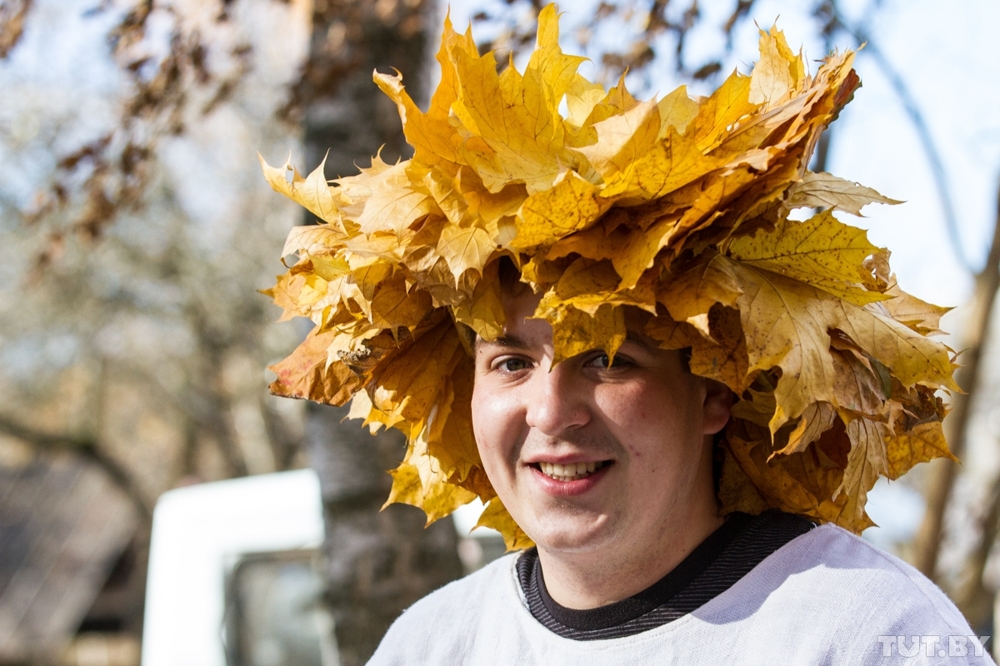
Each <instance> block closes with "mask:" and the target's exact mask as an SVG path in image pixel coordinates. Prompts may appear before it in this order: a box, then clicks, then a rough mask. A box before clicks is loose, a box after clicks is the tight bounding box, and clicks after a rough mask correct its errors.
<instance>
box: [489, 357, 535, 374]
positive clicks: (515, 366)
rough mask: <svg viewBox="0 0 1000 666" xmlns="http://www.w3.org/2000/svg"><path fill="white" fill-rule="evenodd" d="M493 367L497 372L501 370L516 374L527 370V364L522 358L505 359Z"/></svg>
mask: <svg viewBox="0 0 1000 666" xmlns="http://www.w3.org/2000/svg"><path fill="white" fill-rule="evenodd" d="M495 367H496V368H497V369H498V370H503V371H504V372H517V371H519V370H524V369H525V368H527V367H528V362H527V361H526V360H524V359H523V358H516V357H515V358H505V359H503V360H502V361H500V362H499V363H497V364H496V366H495Z"/></svg>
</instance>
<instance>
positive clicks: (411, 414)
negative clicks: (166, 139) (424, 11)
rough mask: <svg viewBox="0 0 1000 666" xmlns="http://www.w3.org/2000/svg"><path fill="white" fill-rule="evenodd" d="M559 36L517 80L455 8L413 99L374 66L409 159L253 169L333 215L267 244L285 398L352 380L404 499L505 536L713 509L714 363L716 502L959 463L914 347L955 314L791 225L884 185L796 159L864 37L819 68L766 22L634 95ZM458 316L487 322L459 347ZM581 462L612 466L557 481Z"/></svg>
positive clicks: (570, 544)
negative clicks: (329, 170)
mask: <svg viewBox="0 0 1000 666" xmlns="http://www.w3.org/2000/svg"><path fill="white" fill-rule="evenodd" d="M558 32H559V31H558V10H557V8H556V7H555V6H554V5H551V4H550V5H547V6H546V7H545V8H544V9H543V10H542V11H541V12H540V13H539V31H538V35H539V40H538V48H537V49H536V50H535V52H534V53H533V54H532V55H531V58H530V60H529V62H528V64H527V66H526V67H525V70H524V72H523V73H521V72H514V71H506V72H503V73H501V74H498V73H497V70H496V62H495V60H494V58H493V55H492V54H486V55H483V54H480V53H479V52H478V51H477V48H476V44H475V41H474V40H473V39H472V37H471V35H470V34H465V35H463V34H459V33H457V32H456V31H454V30H453V29H452V26H451V25H450V23H447V22H446V24H445V27H444V30H443V32H442V39H441V50H440V52H439V54H438V61H439V62H440V63H441V65H442V75H441V85H440V86H439V88H438V90H437V92H436V93H435V94H434V95H433V97H432V99H431V103H430V108H429V109H428V110H427V111H426V112H424V111H421V110H420V109H418V108H417V107H416V105H415V104H414V102H413V100H412V99H411V98H410V97H409V96H408V95H407V93H406V91H405V89H404V87H403V85H402V81H401V79H400V78H398V77H394V76H391V75H387V74H376V76H375V79H376V82H377V83H378V85H379V86H380V87H381V88H382V89H383V91H384V92H385V93H386V94H387V95H388V96H389V97H390V98H391V99H393V100H394V101H395V103H396V104H397V106H398V107H399V109H400V115H401V117H402V119H403V124H404V131H405V133H406V136H407V139H408V140H409V141H410V142H411V143H412V144H413V147H414V154H413V157H412V159H410V160H405V161H402V162H399V163H397V164H395V165H388V164H385V163H383V162H382V161H381V160H380V159H378V158H377V157H376V158H375V159H373V162H372V166H371V168H369V169H364V170H362V172H361V173H360V174H358V175H356V176H350V177H346V178H341V179H338V180H337V181H335V182H334V183H333V184H329V183H327V181H326V179H325V176H324V174H323V169H322V166H321V167H320V168H319V169H317V170H316V171H314V172H313V173H312V174H311V175H310V176H309V177H307V178H305V179H303V178H302V177H301V176H299V175H298V174H296V173H293V174H292V178H291V179H289V178H288V177H287V176H288V174H287V171H288V170H289V169H290V168H291V167H290V166H288V165H286V166H285V168H284V169H274V168H271V167H267V166H266V165H265V169H264V172H265V176H266V177H267V179H268V181H269V182H270V183H271V185H272V186H273V187H274V188H275V189H277V190H278V191H281V192H283V193H285V194H287V195H288V196H290V197H291V198H293V199H295V200H296V201H299V202H300V203H302V204H303V205H304V206H306V207H307V208H309V210H311V211H313V212H314V213H316V215H318V216H320V217H321V218H322V219H323V220H324V222H325V224H321V225H318V226H315V227H300V228H297V229H296V230H294V231H293V232H292V233H291V234H290V236H289V240H288V242H287V243H286V245H285V248H284V251H283V253H282V254H283V255H286V256H287V255H289V254H292V253H296V254H298V255H299V258H298V261H297V263H296V264H295V265H294V266H293V267H291V269H290V270H289V271H288V273H287V274H286V275H283V276H280V277H279V278H278V285H277V286H276V288H275V289H274V290H272V291H271V294H272V295H273V296H274V298H275V300H276V302H278V303H279V304H281V305H282V306H283V307H284V308H285V311H286V316H287V317H291V316H306V317H309V318H311V319H312V320H313V321H314V322H315V324H316V328H315V329H314V331H313V332H312V333H311V334H310V336H309V338H308V339H307V340H306V341H305V342H304V343H303V344H302V346H300V347H299V349H298V350H296V352H295V353H294V354H293V355H292V356H290V357H289V358H288V359H286V360H284V361H282V362H281V363H280V364H278V365H276V366H274V370H275V372H276V374H277V375H278V379H277V380H276V381H275V382H274V383H273V384H272V390H273V391H274V392H275V393H277V394H279V395H287V396H294V397H305V398H310V399H313V400H319V401H322V402H329V403H333V404H337V405H341V404H344V403H345V402H347V401H348V400H351V401H352V404H351V415H352V416H356V417H361V418H364V419H366V422H367V423H368V424H370V425H372V426H373V427H381V426H385V427H395V428H399V429H400V430H401V431H403V432H404V433H406V435H407V438H408V448H407V452H406V455H405V458H404V460H403V461H402V463H401V464H400V466H399V467H398V468H397V469H395V470H393V472H392V475H393V490H392V494H391V496H390V501H395V502H405V503H409V504H413V505H415V506H419V507H421V508H422V509H424V511H425V512H426V513H427V515H428V518H429V519H430V520H435V519H437V518H440V517H443V516H446V515H448V514H449V513H451V512H452V511H453V510H454V509H455V508H456V507H458V506H461V505H462V504H465V503H467V502H470V501H472V500H473V499H474V498H476V497H479V498H481V499H482V500H483V501H485V502H487V503H488V506H487V509H486V511H485V512H484V514H483V518H482V520H481V524H483V525H486V526H489V527H495V528H497V529H498V530H500V531H501V533H503V534H504V537H505V539H506V540H507V543H508V546H509V547H511V548H520V547H523V546H526V545H529V544H530V540H529V539H528V538H527V537H526V536H525V535H524V532H523V530H522V529H521V528H520V527H519V525H518V522H524V524H525V527H527V528H528V529H529V531H531V532H534V533H536V534H537V535H538V538H539V540H540V541H545V542H546V543H547V544H549V545H550V546H552V547H557V546H558V547H565V548H575V547H583V546H582V545H581V544H583V543H584V542H587V543H600V542H601V540H602V539H605V538H611V537H613V536H615V535H618V538H625V539H629V538H633V537H635V538H637V537H636V535H641V534H642V533H643V532H649V531H650V530H655V527H656V525H655V522H656V520H657V519H662V517H663V516H674V515H677V512H678V511H681V512H682V511H683V509H679V508H678V507H680V506H682V505H683V504H684V502H688V503H689V504H690V505H691V506H696V507H710V510H711V511H713V512H714V511H715V506H714V503H713V502H714V498H712V497H711V496H710V494H709V496H708V499H705V497H706V495H705V492H706V489H707V490H710V489H711V474H710V470H711V463H712V460H711V458H710V451H709V448H708V445H707V443H706V437H707V436H708V435H709V434H710V433H712V432H715V431H717V430H718V429H719V428H721V427H722V425H723V423H725V420H726V419H725V418H724V415H723V414H724V410H723V409H721V406H720V401H719V400H717V397H718V396H719V395H720V392H718V391H716V390H715V388H716V387H718V384H714V383H712V382H713V381H715V382H720V383H722V384H724V385H725V386H727V387H728V388H729V389H730V390H731V391H732V394H733V395H734V396H735V399H736V402H735V404H734V405H733V406H732V416H731V418H730V421H729V424H728V425H726V427H725V436H724V438H722V441H721V442H720V444H719V447H718V451H719V452H720V454H721V458H720V460H721V462H720V465H719V469H720V472H719V478H718V481H719V484H718V501H719V505H720V509H719V510H720V511H721V512H722V513H727V512H731V511H748V512H759V511H762V510H764V509H765V508H767V507H777V508H781V509H783V510H785V511H788V512H792V513H800V514H803V515H807V516H810V517H812V518H813V519H815V520H819V521H832V522H836V523H837V524H839V525H841V526H843V527H846V528H848V529H851V530H854V531H860V530H862V529H864V528H865V527H866V526H867V525H869V524H870V520H869V519H868V517H867V515H866V514H865V511H864V505H865V500H866V495H867V492H868V491H869V490H870V489H871V488H872V486H873V485H874V484H875V481H876V480H877V478H878V477H879V476H880V475H884V476H892V477H893V478H895V477H897V476H898V475H900V474H902V473H904V472H905V471H906V470H907V469H909V468H910V467H912V466H913V465H915V464H916V463H918V462H922V461H923V460H927V459H929V458H932V457H937V456H942V455H947V444H946V443H945V442H944V437H943V433H942V429H941V419H942V417H943V415H944V411H945V410H944V407H943V404H942V402H941V400H940V399H939V398H937V397H936V396H935V394H934V393H935V391H936V390H937V389H938V388H940V387H944V388H957V387H956V385H955V383H954V380H953V379H952V372H953V370H954V367H955V366H954V363H953V362H952V354H951V351H950V350H949V349H948V348H947V347H946V346H944V345H942V344H940V343H938V342H935V341H933V340H930V339H928V338H927V334H928V333H932V332H934V331H936V329H937V324H938V319H939V318H940V315H941V313H942V310H941V309H939V308H935V307H934V306H931V305H929V304H927V303H923V302H921V301H919V300H917V299H915V298H913V297H912V296H910V295H908V294H906V293H904V292H902V291H901V290H900V289H898V287H897V286H896V285H895V283H894V281H893V280H892V279H891V275H890V273H889V268H888V252H887V251H885V250H884V249H881V248H878V247H876V246H874V245H872V244H871V243H869V242H868V240H867V238H866V237H865V232H864V231H863V230H861V229H857V228H854V227H851V226H849V225H847V224H845V223H843V222H841V221H840V220H838V219H837V218H836V217H834V215H833V214H832V212H831V210H823V211H822V212H820V213H817V214H815V215H814V216H813V217H811V218H809V219H807V220H804V221H799V220H797V219H794V217H795V216H793V215H792V212H793V211H794V210H796V209H816V208H828V209H829V208H842V209H843V210H849V211H852V212H859V211H860V207H861V206H862V205H864V204H866V203H873V202H877V201H881V202H891V200H888V199H886V198H884V197H882V196H881V195H879V194H878V193H876V192H874V191H873V190H870V189H868V188H863V187H859V186H857V185H856V184H855V183H851V182H848V181H845V180H842V179H838V178H836V177H834V176H831V175H830V174H820V173H812V172H810V171H809V170H808V164H809V160H810V155H811V152H812V150H813V149H814V148H815V146H816V144H817V141H818V139H819V137H820V135H821V133H822V132H823V130H824V129H825V128H826V127H827V125H828V124H829V123H830V122H832V120H833V119H834V118H835V117H836V116H837V114H838V113H839V112H840V110H841V108H842V107H843V106H844V104H846V103H847V102H848V101H849V100H850V99H851V97H852V94H853V92H854V90H855V89H856V88H857V86H858V84H859V80H858V77H857V75H856V74H855V73H854V70H853V69H852V60H853V54H852V53H850V52H847V53H843V54H835V55H832V56H830V57H829V58H827V59H826V60H825V61H824V63H823V64H822V65H821V66H820V67H819V68H818V70H817V71H816V72H815V74H810V73H809V72H808V68H807V64H806V63H805V62H804V60H803V59H802V58H801V56H798V55H796V54H795V52H794V51H793V50H792V49H791V48H789V46H788V44H787V42H786V41H785V38H784V36H783V35H782V33H781V32H780V31H778V30H776V29H772V30H771V31H769V32H761V35H760V40H761V62H760V63H759V64H758V65H757V66H755V67H754V69H753V71H752V73H750V75H749V76H747V75H745V74H742V73H739V72H734V73H733V74H732V75H730V76H729V77H728V78H727V80H726V81H725V82H724V83H723V84H722V86H720V88H719V89H718V90H717V91H716V92H715V93H713V94H711V95H709V96H707V97H704V98H697V99H693V98H691V97H689V96H688V94H687V92H686V91H685V89H684V88H679V89H678V90H675V91H674V92H672V93H670V94H669V95H667V96H665V97H664V98H663V99H661V100H659V101H657V100H650V101H648V102H639V101H637V100H635V99H634V98H633V97H632V96H631V95H630V94H629V93H628V91H627V90H625V87H624V82H622V83H621V84H619V85H618V86H616V87H615V88H613V89H611V90H605V89H604V88H603V86H601V85H599V84H596V83H592V82H590V81H587V80H586V79H585V78H584V77H583V76H581V75H580V74H578V73H576V72H575V69H574V68H575V67H576V66H577V65H579V63H580V62H581V61H582V59H581V58H577V57H574V56H569V55H567V54H564V53H563V52H562V50H561V48H560V46H559V35H558ZM504 266H508V270H507V271H506V273H505V272H504V271H503V270H501V269H503V267H504ZM509 269H513V271H511V270H509ZM521 283H524V284H525V285H526V286H524V287H521V288H522V289H523V290H524V291H523V292H517V291H516V290H512V289H510V287H511V286H513V285H520V284H521ZM504 285H506V286H504ZM532 294H538V295H539V297H535V296H533V295H532ZM505 299H506V303H505V302H504V301H505ZM505 310H507V311H508V312H507V316H505V315H504V311H505ZM635 312H642V313H645V315H646V316H647V321H638V322H637V321H630V318H632V315H633V314H634V313H635ZM630 313H631V314H630ZM529 314H530V315H532V317H533V318H530V319H526V318H525V317H526V316H527V315H529ZM461 330H472V331H474V332H475V333H476V335H478V336H479V337H480V338H481V339H482V340H484V341H487V342H486V343H485V344H481V345H479V346H478V348H477V350H476V353H475V358H474V359H473V358H471V357H470V356H469V355H468V354H467V353H466V351H467V350H470V351H471V346H470V345H463V341H464V342H468V339H467V338H466V339H464V340H463V337H462V334H461V333H460V332H459V331H461ZM512 343H513V344H512ZM685 348H686V349H690V361H689V363H688V364H687V367H688V368H689V369H690V373H688V372H686V371H684V368H685V364H682V363H681V362H680V359H679V358H678V356H677V352H676V351H672V350H678V349H685ZM600 350H605V351H607V352H608V353H609V354H610V355H612V356H614V357H615V361H614V362H613V363H612V364H611V367H609V368H605V367H602V364H603V363H604V362H605V361H604V360H603V356H602V353H603V352H602V351H600ZM515 369H516V370H515ZM890 461H891V464H890ZM569 462H573V463H577V462H586V463H591V462H593V463H594V464H595V468H596V465H597V464H598V463H608V462H609V463H610V464H607V465H606V466H603V467H602V469H601V470H600V471H596V469H595V471H596V473H595V474H594V475H593V476H592V477H590V478H589V479H581V480H579V481H567V482H562V481H558V480H557V479H553V478H551V472H558V471H559V470H558V469H553V468H552V467H549V463H551V464H552V465H555V464H561V463H569ZM542 463H545V467H547V468H548V471H549V472H550V474H549V475H546V474H544V473H543V472H544V470H543V469H542ZM533 465H534V466H533ZM535 466H537V468H536V467H535ZM566 475H567V472H566V470H565V469H563V470H562V476H566ZM556 476H559V474H556ZM530 484H535V485H530ZM540 484H548V485H540ZM590 486H592V488H591V489H590V490H587V491H586V492H583V493H581V494H576V495H572V496H570V495H571V494H572V493H573V492H575V490H574V489H575V488H583V489H587V488H588V487H590ZM605 489H606V490H605ZM550 491H552V492H550ZM564 491H565V492H564ZM560 493H563V495H562V496H560ZM566 493H570V495H567V494H566ZM637 493H643V494H645V496H646V497H649V498H653V501H647V502H645V503H644V502H641V501H639V500H638V499H637V497H638V495H637ZM498 494H499V497H497V495H498ZM508 502H509V503H510V505H511V506H510V511H509V512H508V510H507V507H506V506H505V503H508ZM654 504H655V507H653V505H654ZM536 507H542V508H544V509H545V510H538V511H536ZM699 510H700V509H699ZM706 510H709V509H706ZM533 512H534V513H533ZM511 514H514V515H513V517H512V515H511ZM550 516H554V517H555V518H554V519H550ZM588 540H589V541H588Z"/></svg>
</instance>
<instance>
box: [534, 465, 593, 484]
mask: <svg viewBox="0 0 1000 666" xmlns="http://www.w3.org/2000/svg"><path fill="white" fill-rule="evenodd" d="M611 462H612V461H610V460H598V461H594V462H580V463H567V464H564V465H560V464H559V463H550V462H538V463H535V464H534V465H532V467H534V468H536V469H538V470H539V471H540V472H541V473H542V474H544V475H545V476H547V477H549V478H552V479H555V480H556V481H579V480H580V479H585V478H587V477H588V476H590V475H591V474H594V473H596V472H598V471H600V470H601V469H603V468H604V467H607V466H608V465H610V464H611Z"/></svg>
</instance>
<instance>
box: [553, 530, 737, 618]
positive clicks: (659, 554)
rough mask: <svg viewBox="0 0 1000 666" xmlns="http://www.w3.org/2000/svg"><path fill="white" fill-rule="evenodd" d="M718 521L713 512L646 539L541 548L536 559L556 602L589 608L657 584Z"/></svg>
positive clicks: (575, 607)
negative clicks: (572, 549) (575, 549)
mask: <svg viewBox="0 0 1000 666" xmlns="http://www.w3.org/2000/svg"><path fill="white" fill-rule="evenodd" d="M722 523H723V519H722V517H721V516H719V515H718V514H717V513H715V512H714V511H712V512H703V513H702V515H698V516H691V517H687V518H686V519H685V520H682V521H678V523H677V524H675V525H669V524H668V525H666V526H665V527H664V529H662V530H660V531H659V533H658V534H656V535H651V538H650V539H649V540H647V541H646V542H645V543H632V544H627V545H626V546H625V547H624V548H622V547H621V544H615V547H614V548H598V549H594V550H589V551H586V552H573V553H563V552H552V551H547V550H545V549H544V548H542V547H541V546H539V548H538V560H539V563H540V564H541V567H542V575H543V576H544V578H545V588H546V590H547V591H548V593H549V596H551V597H552V599H553V600H554V601H555V602H556V603H558V604H559V605H561V606H564V607H566V608H573V609H580V610H582V609H588V608H599V607H601V606H607V605H608V604H612V603H615V602H617V601H621V600H622V599H627V598H628V597H631V596H633V595H635V594H638V593H639V592H642V591H643V590H645V589H646V588H648V587H649V586H651V585H653V584H654V583H656V581H658V580H660V579H661V578H663V577H664V576H666V575H667V574H668V573H670V572H671V571H673V569H674V568H675V567H676V566H677V565H678V564H680V563H681V562H682V561H683V560H684V558H685V557H687V556H688V555H689V554H690V553H691V551H693V550H694V549H695V548H697V547H698V545H699V544H701V542H702V541H704V540H705V539H706V538H708V536H709V535H710V534H712V532H714V531H715V530H717V529H718V528H719V527H720V526H721V525H722Z"/></svg>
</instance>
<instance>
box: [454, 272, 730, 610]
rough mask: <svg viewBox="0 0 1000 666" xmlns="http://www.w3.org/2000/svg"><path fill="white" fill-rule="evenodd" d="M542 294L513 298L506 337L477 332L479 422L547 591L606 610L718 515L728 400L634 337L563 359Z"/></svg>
mask: <svg viewBox="0 0 1000 666" xmlns="http://www.w3.org/2000/svg"><path fill="white" fill-rule="evenodd" d="M538 301H539V297H538V296H536V295H534V294H533V293H532V292H531V291H530V290H528V289H522V290H521V293H520V294H518V295H517V296H512V297H508V298H506V299H505V306H506V307H505V309H506V312H507V318H506V319H507V322H508V324H507V326H506V328H505V330H504V334H503V335H502V336H501V337H499V338H497V339H496V340H492V341H484V340H482V339H479V340H477V342H476V345H475V354H476V370H475V388H474V390H473V394H472V419H473V428H474V431H475V436H476V442H477V443H478V445H479V452H480V455H481V456H482V460H483V467H484V469H485V470H486V474H487V476H489V478H490V481H491V482H492V484H493V487H494V488H495V489H496V492H497V494H498V495H499V497H500V498H501V499H502V500H503V502H504V506H505V507H506V508H507V510H508V511H509V512H510V514H511V516H513V518H514V520H515V521H516V522H517V524H518V525H520V526H521V528H522V529H524V531H525V532H527V533H528V534H529V535H530V536H531V538H532V539H533V540H534V541H535V543H536V544H538V546H539V547H538V560H539V564H540V565H541V569H542V570H544V571H545V589H546V590H547V592H548V593H549V594H550V595H551V596H552V598H553V599H554V600H556V601H558V602H559V603H561V604H562V605H564V606H567V607H569V608H580V609H584V608H596V607H598V606H603V605H606V604H608V603H611V602H615V601H620V600H621V599H624V598H626V597H629V596H632V595H633V594H636V593H638V592H640V591H642V590H644V589H646V588H647V587H649V586H650V585H652V584H653V583H654V582H656V581H657V580H659V579H660V578H662V577H663V576H664V575H666V574H667V573H668V572H670V571H671V570H672V569H673V568H674V567H675V566H676V565H677V564H678V563H679V562H681V561H682V560H683V559H684V558H685V557H686V556H687V555H688V554H690V553H691V551H692V550H694V549H695V547H696V546H698V544H700V543H702V542H703V541H704V540H705V538H706V537H708V535H709V534H711V533H712V532H714V531H715V530H716V529H717V528H718V527H719V526H720V525H721V524H722V522H723V521H722V516H721V515H720V513H719V506H718V501H717V499H716V496H715V484H714V483H713V476H712V461H713V446H712V436H713V435H715V434H716V433H717V432H719V431H720V430H722V428H723V427H724V426H725V425H726V422H727V421H728V420H729V405H730V402H731V397H730V392H729V389H728V388H726V387H725V386H724V385H723V384H720V383H719V382H714V381H711V380H707V379H704V378H701V377H696V376H695V375H693V374H691V372H689V371H688V370H687V368H686V367H685V364H684V361H683V359H682V358H681V355H680V353H679V352H677V351H666V350H663V349H659V348H657V347H656V346H655V345H654V344H652V343H651V342H649V341H646V340H644V339H643V338H642V337H641V335H639V334H637V333H635V332H633V333H632V334H631V335H630V337H629V338H628V339H626V341H625V342H624V344H622V346H621V347H620V348H619V350H618V351H617V353H616V354H615V356H614V358H613V359H612V360H609V357H608V355H607V353H606V352H604V351H603V350H600V349H595V350H591V351H588V352H585V353H583V354H579V355H577V356H574V357H572V358H569V359H566V360H564V361H562V362H561V363H559V364H558V365H555V366H553V364H552V359H553V351H554V348H553V344H552V327H551V326H550V325H549V324H548V323H547V322H546V321H544V320H541V319H532V318H531V316H532V315H533V314H534V312H535V310H536V308H537V305H538Z"/></svg>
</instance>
